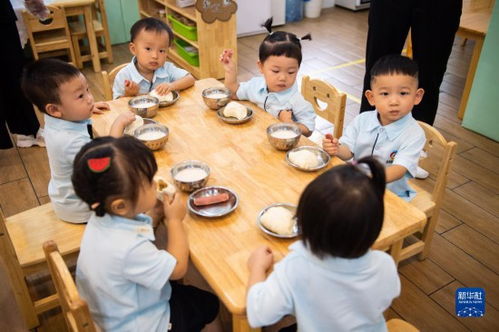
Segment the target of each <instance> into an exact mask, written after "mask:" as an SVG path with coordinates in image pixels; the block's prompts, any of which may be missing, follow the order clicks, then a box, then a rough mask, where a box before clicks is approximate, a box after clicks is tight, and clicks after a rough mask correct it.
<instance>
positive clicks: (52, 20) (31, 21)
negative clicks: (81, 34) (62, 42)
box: [23, 5, 67, 34]
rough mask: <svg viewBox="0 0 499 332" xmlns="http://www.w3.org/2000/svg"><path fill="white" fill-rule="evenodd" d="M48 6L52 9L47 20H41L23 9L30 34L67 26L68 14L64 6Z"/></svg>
mask: <svg viewBox="0 0 499 332" xmlns="http://www.w3.org/2000/svg"><path fill="white" fill-rule="evenodd" d="M47 8H48V9H49V11H50V14H49V17H48V19H47V20H45V21H43V22H41V21H40V20H39V19H38V18H37V17H35V16H33V15H31V14H30V13H29V12H28V11H26V10H23V19H24V24H25V25H26V29H27V31H28V33H29V34H31V33H36V32H41V31H51V30H57V29H65V28H66V27H67V21H66V14H65V12H64V8H62V7H58V6H53V5H49V6H47Z"/></svg>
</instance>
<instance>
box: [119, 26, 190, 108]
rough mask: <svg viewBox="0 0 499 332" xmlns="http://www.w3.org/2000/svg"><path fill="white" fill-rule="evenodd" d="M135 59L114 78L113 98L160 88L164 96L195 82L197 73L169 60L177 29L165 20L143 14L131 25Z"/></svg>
mask: <svg viewBox="0 0 499 332" xmlns="http://www.w3.org/2000/svg"><path fill="white" fill-rule="evenodd" d="M130 40H131V42H130V45H129V48H130V52H131V53H132V54H133V55H134V57H133V58H132V61H131V62H130V63H129V64H128V65H127V66H126V67H124V68H123V69H121V70H120V71H119V72H118V74H117V75H116V78H115V80H114V85H113V98H114V99H116V98H119V97H133V96H137V95H142V94H147V93H149V92H151V91H153V90H156V92H157V94H159V95H160V96H163V95H166V94H168V93H169V92H170V91H172V90H183V89H186V88H188V87H191V86H192V85H194V81H195V80H194V77H192V75H191V74H189V72H187V71H185V70H184V69H181V68H178V67H176V66H175V65H174V64H172V63H171V62H167V61H166V58H167V56H168V48H169V47H170V46H171V43H172V41H173V32H172V30H171V29H170V27H169V26H168V25H166V23H165V22H163V21H161V20H158V19H156V18H153V17H148V18H143V19H141V20H139V21H137V22H135V24H134V25H133V26H132V28H131V29H130Z"/></svg>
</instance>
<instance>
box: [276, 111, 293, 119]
mask: <svg viewBox="0 0 499 332" xmlns="http://www.w3.org/2000/svg"><path fill="white" fill-rule="evenodd" d="M277 117H278V118H279V120H280V121H281V122H293V111H292V110H282V111H280V112H279V115H278V116H277Z"/></svg>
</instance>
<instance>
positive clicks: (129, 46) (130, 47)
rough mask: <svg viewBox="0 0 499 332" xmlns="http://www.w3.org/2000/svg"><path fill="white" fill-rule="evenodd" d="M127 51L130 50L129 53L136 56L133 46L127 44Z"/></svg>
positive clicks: (132, 44)
mask: <svg viewBox="0 0 499 332" xmlns="http://www.w3.org/2000/svg"><path fill="white" fill-rule="evenodd" d="M128 49H129V50H130V53H132V54H133V55H136V54H135V44H134V43H132V42H130V44H128Z"/></svg>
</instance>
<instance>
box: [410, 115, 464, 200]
mask: <svg viewBox="0 0 499 332" xmlns="http://www.w3.org/2000/svg"><path fill="white" fill-rule="evenodd" d="M418 124H419V125H420V126H421V128H423V131H424V133H425V137H426V143H425V146H424V148H423V150H424V151H425V152H426V153H427V155H428V157H426V158H422V159H421V160H420V161H419V165H420V166H421V167H422V168H424V169H431V168H432V167H435V166H436V165H435V160H434V159H435V158H437V156H438V158H439V159H440V158H441V159H440V162H439V163H438V166H437V167H438V172H437V179H436V181H435V186H434V187H433V191H432V193H431V195H432V200H433V201H434V202H435V205H436V206H440V203H441V200H442V198H443V194H444V192H445V187H446V186H447V178H448V175H449V171H450V166H451V164H452V160H453V159H454V154H455V151H456V146H457V143H456V142H452V141H450V142H448V141H447V140H446V139H445V138H444V137H443V136H442V134H440V132H439V131H438V130H437V129H435V128H434V127H432V126H430V125H429V124H427V123H424V122H421V121H418ZM432 159H433V161H432ZM430 163H433V165H430Z"/></svg>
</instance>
